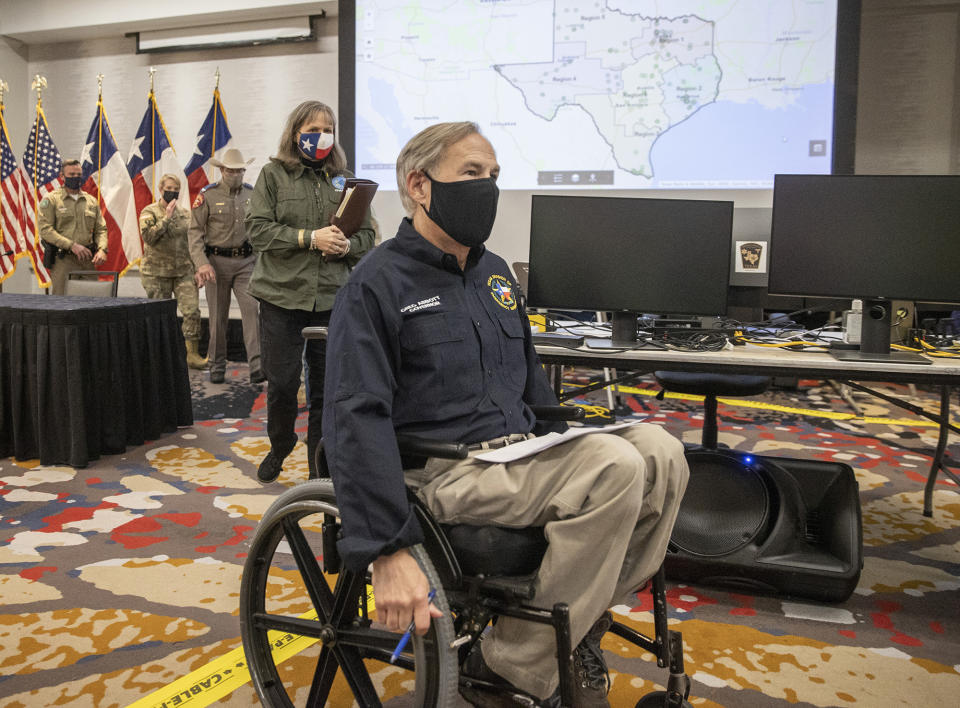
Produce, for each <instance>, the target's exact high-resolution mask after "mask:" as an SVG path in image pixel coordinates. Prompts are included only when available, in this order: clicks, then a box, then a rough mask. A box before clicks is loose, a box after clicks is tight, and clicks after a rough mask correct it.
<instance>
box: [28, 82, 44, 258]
mask: <svg viewBox="0 0 960 708" xmlns="http://www.w3.org/2000/svg"><path fill="white" fill-rule="evenodd" d="M46 87H47V78H46V77H45V76H40V74H37V75H36V76H34V77H33V83H31V84H30V88H32V89H33V90H34V91H36V92H37V117H36V120H35V122H34V124H33V174H32V175H31V176H30V182H31V184H32V185H33V213H34V214H39V212H40V192H39V188H38V186H37V167H38V159H37V151H38V150H39V148H40V116H41V115H43V97H42V94H43V90H44V89H45V88H46ZM44 122H46V121H44ZM39 235H40V219H38V218H34V220H33V237H34V238H33V243H34V248H36V244H37V237H38V236H39Z"/></svg>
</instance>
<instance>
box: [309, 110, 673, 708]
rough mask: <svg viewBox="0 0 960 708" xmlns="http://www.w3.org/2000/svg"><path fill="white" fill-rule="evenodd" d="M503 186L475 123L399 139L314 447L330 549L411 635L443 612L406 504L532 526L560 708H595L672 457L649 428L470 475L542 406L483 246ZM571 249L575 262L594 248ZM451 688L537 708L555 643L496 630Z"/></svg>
mask: <svg viewBox="0 0 960 708" xmlns="http://www.w3.org/2000/svg"><path fill="white" fill-rule="evenodd" d="M499 169H500V168H499V165H498V164H497V160H496V155H495V153H494V150H493V147H492V146H491V145H490V143H489V142H488V141H487V140H486V139H485V138H484V137H483V136H482V135H480V133H479V130H478V128H477V126H476V125H475V124H473V123H466V122H465V123H444V124H438V125H434V126H431V127H429V128H427V129H425V130H423V131H421V132H420V133H419V134H417V135H416V136H414V137H413V138H412V139H411V140H410V141H409V142H408V143H407V145H406V146H405V147H404V148H403V150H402V152H401V154H400V156H399V158H398V160H397V182H398V186H399V190H400V198H401V200H402V202H403V204H404V207H405V209H406V210H407V213H408V215H409V218H407V219H404V220H403V222H402V223H401V224H400V227H399V230H398V232H397V235H396V237H395V238H394V239H391V240H389V241H387V242H385V243H384V244H383V245H381V246H380V247H379V248H377V249H375V250H374V251H372V252H371V253H370V254H369V255H367V256H366V257H365V258H364V259H363V260H362V261H361V262H360V264H359V265H358V266H357V267H356V269H355V270H354V272H353V274H352V275H351V278H350V280H349V282H348V283H347V284H346V286H344V287H343V289H342V290H341V291H340V293H339V295H338V297H337V301H336V305H335V306H334V310H333V315H332V319H331V322H330V329H329V335H328V344H327V352H328V356H327V362H328V363H327V372H326V383H325V391H326V396H325V405H324V415H323V438H324V449H325V453H326V458H327V463H328V466H329V469H330V472H331V476H332V478H333V482H334V486H335V489H336V497H337V503H338V506H339V508H340V514H341V518H342V524H343V538H342V540H341V541H340V542H339V544H338V549H339V551H340V555H341V557H342V559H343V562H344V565H345V566H346V568H347V569H350V570H354V571H362V570H363V569H365V568H367V567H368V566H372V583H373V588H374V594H375V597H376V606H377V613H378V619H379V621H380V622H382V623H384V624H385V625H386V626H387V627H388V628H389V629H391V630H394V631H397V632H402V631H404V630H405V629H406V628H407V627H408V625H409V624H410V623H411V622H414V623H415V625H416V632H417V633H418V634H422V633H424V632H426V631H427V629H428V627H429V624H430V621H431V616H432V617H437V616H439V611H438V610H437V609H436V608H435V607H434V606H433V605H432V604H431V603H430V601H429V598H428V595H429V593H430V590H431V588H430V584H429V582H428V580H427V578H426V577H425V575H424V573H423V572H422V571H421V569H420V567H419V566H418V564H417V562H416V561H415V560H414V558H413V557H412V555H411V554H410V553H409V552H408V550H407V549H408V548H410V547H411V546H414V545H416V544H418V543H420V542H421V541H422V540H423V533H422V530H421V528H420V524H419V522H418V521H417V518H416V516H415V515H414V511H413V509H412V506H411V504H410V503H409V501H408V498H407V495H406V487H407V485H409V487H411V488H412V489H414V490H415V491H416V493H417V495H418V496H419V497H420V499H421V500H422V501H423V502H424V504H425V505H426V506H427V508H428V509H429V510H430V511H431V512H432V513H433V515H434V516H435V517H436V518H437V519H438V520H439V521H440V522H442V523H454V524H472V525H480V526H490V525H494V526H502V527H508V528H523V527H531V526H538V527H543V529H544V534H545V536H546V539H547V541H548V547H547V550H546V553H545V555H544V557H543V561H542V564H541V566H540V568H539V571H538V573H537V576H536V581H535V591H536V600H537V603H538V605H545V606H548V607H549V606H553V604H554V603H560V602H564V603H567V605H568V606H569V611H570V632H571V643H572V645H573V646H575V647H576V649H575V650H574V651H573V652H572V656H571V659H570V660H571V661H572V662H573V664H574V671H575V672H576V673H575V675H576V676H577V677H578V680H577V682H576V686H575V695H574V698H573V705H574V706H605V705H609V703H608V702H607V698H606V694H607V691H608V689H609V678H608V677H607V675H606V667H605V664H604V663H603V660H602V656H601V654H600V648H599V641H600V637H602V636H603V633H604V632H605V631H606V627H607V626H609V621H610V620H609V613H608V611H607V610H608V608H609V607H611V606H612V605H613V604H615V603H616V602H617V601H619V600H621V599H622V598H624V597H626V596H628V594H629V593H631V592H634V591H636V590H637V589H638V588H639V587H640V586H642V585H643V584H644V583H645V582H646V581H647V580H648V579H649V578H650V577H651V576H652V575H653V574H654V573H655V572H656V571H657V569H658V568H659V567H660V564H661V562H662V560H663V557H664V554H665V552H666V548H667V542H668V540H669V538H670V534H671V531H672V528H673V523H674V520H675V518H676V514H677V509H678V506H679V504H680V499H681V497H682V496H683V491H684V488H685V486H686V482H687V477H688V470H687V466H686V461H685V459H684V455H683V446H682V445H681V443H680V442H679V441H678V440H676V439H674V438H673V437H671V436H670V435H669V434H667V433H666V432H665V431H664V430H663V429H661V428H659V427H657V426H654V425H647V424H639V425H634V426H631V427H629V428H625V429H622V430H618V431H617V432H616V433H613V434H604V433H600V434H594V435H586V436H583V437H580V438H577V439H575V440H573V441H570V442H566V443H564V444H561V445H557V446H555V447H552V448H550V449H547V450H545V451H543V452H540V453H539V454H536V455H533V456H527V457H523V458H521V459H518V460H515V461H511V462H507V463H501V464H497V463H491V462H483V461H481V460H478V459H477V457H476V456H477V455H478V454H481V453H482V452H483V451H484V450H486V449H490V448H499V447H503V446H506V445H510V444H512V443H515V442H517V441H520V440H524V439H527V438H528V437H531V436H532V435H533V434H534V433H540V432H542V430H543V429H544V428H545V426H544V425H543V424H538V423H537V421H536V419H535V417H534V414H533V412H532V410H531V406H542V405H556V404H557V400H556V397H555V396H554V394H553V392H552V390H551V388H550V385H549V383H548V381H547V377H546V375H545V374H544V372H543V370H542V368H541V366H540V363H539V361H538V358H537V355H536V352H535V350H534V347H533V344H532V342H531V338H530V328H529V323H528V322H527V318H526V313H525V311H524V308H523V305H522V303H520V301H519V297H518V296H519V293H518V288H517V286H516V285H515V284H514V282H513V278H512V276H511V274H510V271H509V269H508V267H507V265H506V263H505V262H504V261H503V259H501V258H500V257H498V256H496V255H495V254H493V253H491V252H490V251H488V250H486V249H485V248H484V245H483V244H484V241H485V240H486V239H487V237H488V236H489V235H490V232H491V229H492V227H493V223H494V219H495V216H496V210H497V199H498V195H499V190H498V188H497V184H496V179H497V175H498V173H499ZM583 240H584V248H590V247H591V245H590V234H583ZM558 425H559V426H560V427H565V424H562V423H561V424H554V426H553V428H552V429H557V428H558ZM397 434H404V435H411V436H417V437H422V438H431V439H434V440H439V441H447V442H453V441H459V442H463V443H467V444H468V445H469V449H470V454H469V455H468V457H467V458H466V459H461V460H450V459H439V458H427V459H426V460H425V462H424V461H423V460H421V461H420V462H421V463H422V464H418V465H411V464H410V461H409V460H402V459H401V455H400V452H399V449H398V445H397V441H396V436H397ZM404 463H407V464H404ZM462 672H463V673H465V674H467V675H469V676H475V677H477V678H480V679H483V680H486V681H488V682H492V683H494V684H498V683H500V684H510V685H512V686H515V687H517V688H519V689H522V690H523V691H525V692H527V693H529V694H531V695H533V696H537V697H539V698H540V699H542V700H548V699H549V698H550V697H551V696H552V695H556V691H557V686H558V671H557V661H556V641H555V637H554V633H553V630H552V629H551V627H549V626H547V625H543V624H536V623H531V622H525V621H522V620H518V619H515V618H512V617H501V618H500V620H499V621H498V622H497V624H496V625H495V626H494V627H493V629H492V630H491V631H490V632H489V633H488V634H487V636H486V637H485V638H484V639H483V640H482V642H481V643H480V644H478V645H477V647H476V648H475V649H474V651H473V652H472V653H471V654H470V656H469V657H467V660H466V661H465V663H464V666H463V667H462ZM464 695H465V697H466V698H467V699H468V700H470V701H471V702H472V703H474V705H505V704H508V705H513V704H512V703H504V702H503V701H504V700H505V699H503V698H501V697H499V696H497V694H495V693H490V692H483V691H478V692H468V691H464Z"/></svg>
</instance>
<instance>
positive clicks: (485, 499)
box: [406, 423, 689, 698]
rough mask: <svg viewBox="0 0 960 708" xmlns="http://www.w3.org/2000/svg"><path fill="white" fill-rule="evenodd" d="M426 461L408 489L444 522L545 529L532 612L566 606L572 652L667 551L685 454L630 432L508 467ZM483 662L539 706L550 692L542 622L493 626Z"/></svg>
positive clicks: (658, 438) (550, 656)
mask: <svg viewBox="0 0 960 708" xmlns="http://www.w3.org/2000/svg"><path fill="white" fill-rule="evenodd" d="M477 454H480V452H476V453H473V454H472V455H471V457H470V458H467V459H466V460H440V459H430V460H428V461H427V465H426V467H425V468H424V469H422V470H412V471H408V472H407V473H406V474H407V483H408V484H410V485H411V486H412V487H413V488H414V489H417V490H418V494H419V496H420V498H421V499H423V501H424V503H425V504H426V505H427V507H428V508H429V509H430V510H431V512H433V514H434V515H435V516H436V517H437V518H438V519H439V520H440V521H441V522H443V523H466V524H475V525H484V524H490V523H494V522H495V523H496V524H497V525H499V526H512V527H524V526H544V532H545V534H546V537H547V541H548V542H549V546H548V548H547V552H546V555H545V556H544V559H543V563H542V565H541V566H540V570H539V572H538V574H537V578H536V586H535V587H536V598H535V600H534V602H535V604H536V605H538V606H540V607H547V608H549V607H552V606H553V605H554V604H555V603H557V602H566V603H567V604H568V605H569V606H570V625H571V626H570V629H571V639H572V641H573V644H574V645H576V644H577V643H579V641H580V640H581V639H582V638H583V637H584V636H585V635H586V633H587V630H589V629H590V627H591V625H592V624H593V623H594V622H595V621H596V620H597V619H598V618H599V617H600V615H601V614H602V613H603V612H604V611H605V610H607V609H608V608H609V607H611V606H612V605H614V604H616V603H617V601H619V600H621V599H623V598H625V597H626V596H627V595H628V594H629V593H631V592H633V591H635V590H636V589H637V588H639V587H640V586H641V585H643V584H644V583H645V582H646V581H647V580H648V579H649V578H650V577H651V576H652V575H653V574H654V573H655V572H656V570H657V568H659V566H660V564H661V563H662V562H663V557H664V555H665V554H666V549H667V543H668V541H669V540H670V534H671V532H672V530H673V523H674V520H675V519H676V515H677V509H678V507H679V505H680V499H681V498H682V497H683V492H684V490H685V489H686V485H687V478H688V477H689V471H688V469H687V463H686V459H685V458H684V455H683V445H682V444H681V443H680V441H679V440H677V439H676V438H674V437H672V436H671V435H670V434H669V433H667V432H665V431H664V430H663V429H662V428H660V427H658V426H655V425H649V424H642V423H641V424H639V425H635V426H632V427H630V428H626V429H623V430H620V431H617V432H616V433H613V434H604V433H598V434H594V435H587V436H584V437H582V438H579V439H576V440H573V441H571V442H568V443H565V444H563V445H558V446H556V447H552V448H550V449H548V450H545V451H544V452H542V453H540V454H538V455H536V456H535V457H528V458H524V459H521V460H517V461H515V462H509V463H506V464H491V463H486V462H481V461H479V460H476V459H474V457H475V456H476V455H477ZM483 656H484V660H485V661H486V663H487V665H488V666H489V667H490V668H491V669H492V670H493V671H495V672H496V673H498V674H499V675H500V676H502V677H503V678H505V679H507V680H508V681H510V682H511V683H512V684H514V685H515V686H517V687H519V688H522V689H524V690H525V691H528V692H530V693H532V694H534V695H536V696H539V697H541V698H546V697H547V696H549V695H550V694H551V693H552V692H553V691H554V689H555V688H556V686H557V684H558V682H559V679H558V673H557V660H556V641H555V639H554V633H553V628H552V627H550V626H548V625H542V624H536V623H533V622H525V621H523V620H518V619H512V618H508V617H501V618H500V620H499V621H498V622H497V624H496V626H495V627H494V628H493V630H491V632H490V635H489V636H488V637H487V638H486V639H484V642H483Z"/></svg>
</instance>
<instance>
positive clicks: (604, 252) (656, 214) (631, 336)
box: [527, 195, 733, 347]
mask: <svg viewBox="0 0 960 708" xmlns="http://www.w3.org/2000/svg"><path fill="white" fill-rule="evenodd" d="M530 217H531V218H530V273H529V290H530V292H529V293H528V294H527V299H528V302H529V303H530V305H531V306H532V307H541V308H548V309H563V310H601V311H607V310H608V311H612V312H613V314H614V320H613V328H614V330H613V341H612V342H611V346H616V347H620V346H631V344H632V343H634V342H636V339H637V317H638V316H639V314H640V313H656V314H669V315H722V314H724V312H725V310H726V305H727V286H728V283H729V259H730V238H731V232H732V224H733V202H727V201H702V200H691V199H633V198H617V197H570V196H544V195H534V196H533V203H532V207H531V213H530Z"/></svg>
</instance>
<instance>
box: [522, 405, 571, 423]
mask: <svg viewBox="0 0 960 708" xmlns="http://www.w3.org/2000/svg"><path fill="white" fill-rule="evenodd" d="M530 410H531V411H533V414H534V415H535V416H536V417H537V420H583V418H584V412H583V408H581V407H580V406H530Z"/></svg>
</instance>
